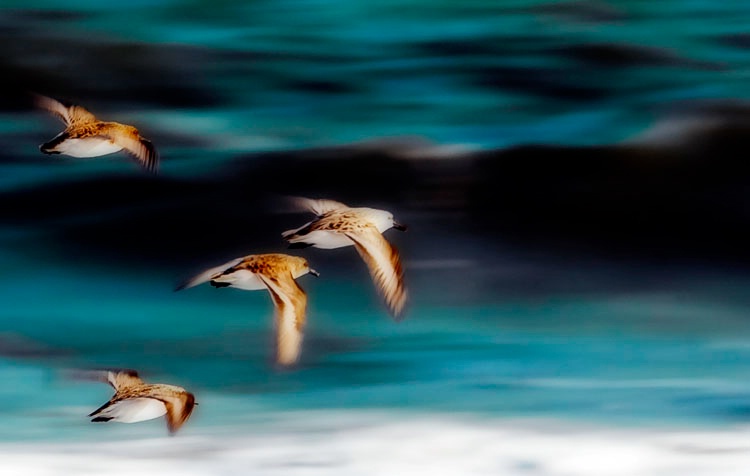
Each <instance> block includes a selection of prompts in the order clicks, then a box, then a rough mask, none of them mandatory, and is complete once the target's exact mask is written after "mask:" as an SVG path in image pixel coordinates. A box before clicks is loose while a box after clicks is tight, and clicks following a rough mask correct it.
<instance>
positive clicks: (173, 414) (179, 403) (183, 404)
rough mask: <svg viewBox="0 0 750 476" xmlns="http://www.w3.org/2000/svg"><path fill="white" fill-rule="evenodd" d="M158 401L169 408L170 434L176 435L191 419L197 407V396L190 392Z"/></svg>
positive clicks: (167, 418)
mask: <svg viewBox="0 0 750 476" xmlns="http://www.w3.org/2000/svg"><path fill="white" fill-rule="evenodd" d="M158 400H161V401H162V402H164V406H165V407H167V414H166V415H165V418H166V420H167V428H168V429H169V433H170V434H174V433H175V432H177V430H179V429H180V427H181V426H182V425H183V424H184V423H185V422H186V421H187V419H188V418H190V414H191V413H192V412H193V408H194V407H195V396H194V395H193V394H192V393H190V392H184V393H180V394H178V395H175V396H169V397H160V398H158Z"/></svg>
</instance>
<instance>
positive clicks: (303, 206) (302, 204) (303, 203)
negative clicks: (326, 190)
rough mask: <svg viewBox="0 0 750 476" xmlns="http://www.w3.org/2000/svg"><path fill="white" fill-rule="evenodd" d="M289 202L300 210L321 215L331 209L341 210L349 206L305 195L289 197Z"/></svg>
mask: <svg viewBox="0 0 750 476" xmlns="http://www.w3.org/2000/svg"><path fill="white" fill-rule="evenodd" d="M289 201H290V202H291V204H292V205H293V206H294V207H295V208H298V209H300V210H309V211H311V212H313V213H314V214H316V215H318V216H321V215H325V214H326V213H328V212H330V211H333V210H342V209H345V208H349V207H348V206H346V205H344V204H343V203H341V202H337V201H335V200H326V199H313V198H305V197H289Z"/></svg>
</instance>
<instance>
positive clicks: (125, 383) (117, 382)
mask: <svg viewBox="0 0 750 476" xmlns="http://www.w3.org/2000/svg"><path fill="white" fill-rule="evenodd" d="M67 375H68V377H70V378H73V379H78V380H96V381H98V382H104V383H108V384H110V385H111V386H112V388H114V389H115V390H120V389H122V388H125V387H130V386H133V385H140V384H142V383H143V380H141V378H140V377H139V376H138V372H136V371H135V370H132V369H85V370H82V369H72V370H68V371H67Z"/></svg>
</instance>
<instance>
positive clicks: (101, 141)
mask: <svg viewBox="0 0 750 476" xmlns="http://www.w3.org/2000/svg"><path fill="white" fill-rule="evenodd" d="M33 96H34V102H35V104H36V106H37V107H39V108H41V109H44V110H47V111H49V112H51V113H52V114H53V115H54V116H56V117H57V118H59V119H60V120H62V122H63V123H64V124H65V129H64V130H63V131H62V132H60V133H59V134H58V135H56V136H55V137H54V138H52V139H51V140H49V141H48V142H45V143H44V144H42V145H40V146H39V150H41V151H42V152H44V153H45V154H65V155H69V156H72V157H99V156H102V155H107V154H112V153H114V152H118V151H120V150H123V149H124V150H125V151H126V152H128V153H129V154H130V155H132V156H133V157H134V158H135V159H136V160H137V161H138V163H139V164H140V165H141V167H143V168H144V169H145V170H147V171H149V172H152V173H156V171H157V169H158V166H159V154H158V153H157V151H156V148H155V147H154V145H153V144H152V143H151V141H149V140H148V139H145V138H144V137H143V136H141V135H140V133H139V132H138V129H136V128H135V127H133V126H130V125H127V124H120V123H119V122H105V121H100V120H98V119H97V118H96V117H95V116H94V115H93V114H91V113H90V112H89V111H87V110H86V109H84V108H83V107H81V106H77V105H72V106H65V105H63V104H62V103H61V102H60V101H58V100H56V99H52V98H49V97H47V96H42V95H39V94H34V95H33Z"/></svg>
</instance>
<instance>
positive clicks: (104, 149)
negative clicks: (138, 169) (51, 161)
mask: <svg viewBox="0 0 750 476" xmlns="http://www.w3.org/2000/svg"><path fill="white" fill-rule="evenodd" d="M55 150H56V151H58V152H60V153H61V154H65V155H70V156H72V157H98V156H100V155H107V154H112V153H114V152H117V151H120V150H122V146H119V145H117V144H115V143H114V142H112V141H111V140H109V139H105V138H101V137H88V138H86V139H66V140H64V141H63V142H61V143H60V144H58V146H57V147H55Z"/></svg>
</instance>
